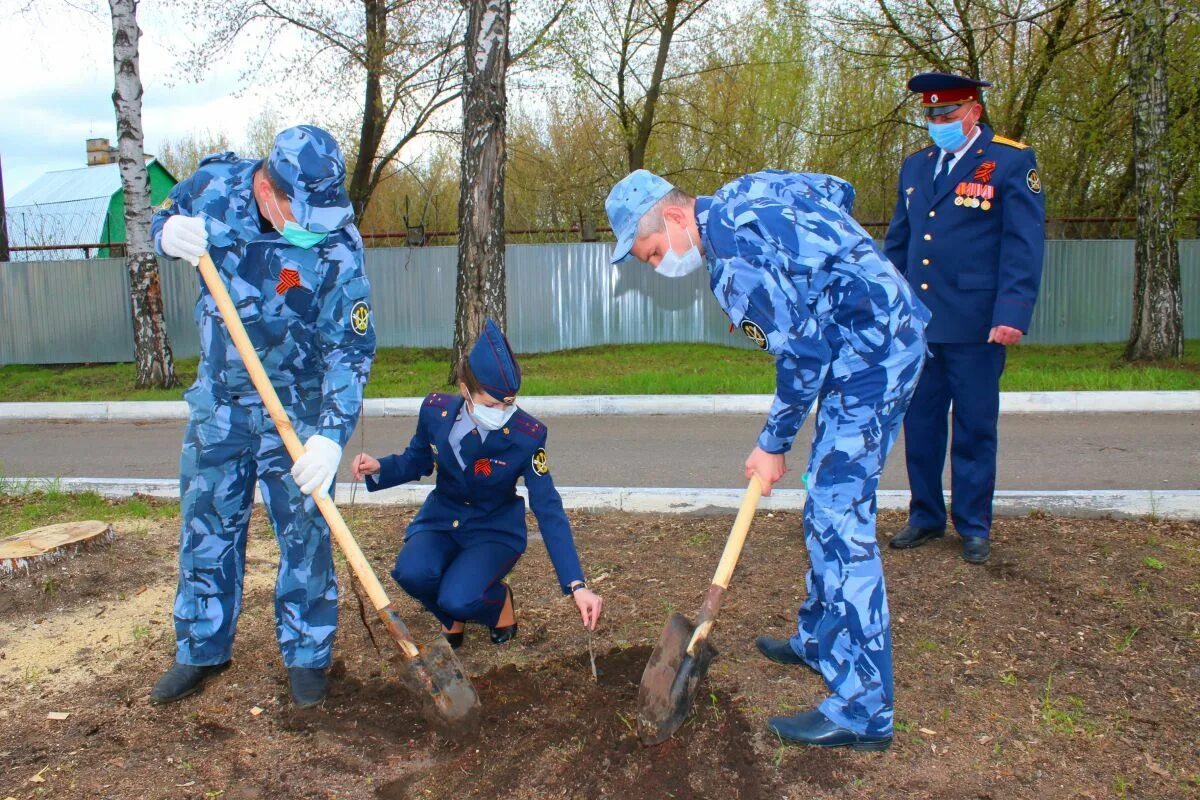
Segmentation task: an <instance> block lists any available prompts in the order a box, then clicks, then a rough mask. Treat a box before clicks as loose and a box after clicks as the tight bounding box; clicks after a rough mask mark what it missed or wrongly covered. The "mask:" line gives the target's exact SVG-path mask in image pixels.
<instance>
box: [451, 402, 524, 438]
mask: <svg viewBox="0 0 1200 800" xmlns="http://www.w3.org/2000/svg"><path fill="white" fill-rule="evenodd" d="M463 397H464V398H466V400H467V414H468V415H469V416H470V417H471V419H473V420H474V421H475V425H476V426H477V427H479V429H480V430H485V431H498V430H500V429H501V428H503V427H504V425H505V423H507V422H508V421H509V420H510V419H512V416H513V414H515V413H517V405H516V403H509V404H507V405H506V406H504V408H492V407H491V406H484V405H480V404H479V403H476V402H474V401H473V400H471V399H470V398H469V397H467V396H466V395H465V394H464V395H463Z"/></svg>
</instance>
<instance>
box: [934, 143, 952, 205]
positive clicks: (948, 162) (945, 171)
mask: <svg viewBox="0 0 1200 800" xmlns="http://www.w3.org/2000/svg"><path fill="white" fill-rule="evenodd" d="M953 163H954V160H953V157H952V156H951V155H950V154H949V153H946V154H945V155H943V156H942V164H941V167H940V168H939V169H938V171H937V172H936V173H935V174H934V176H933V196H934V197H937V196H938V195H939V194H940V193H941V191H942V187H943V186H945V185H946V178H947V177H949V175H950V170H951V168H952V165H953Z"/></svg>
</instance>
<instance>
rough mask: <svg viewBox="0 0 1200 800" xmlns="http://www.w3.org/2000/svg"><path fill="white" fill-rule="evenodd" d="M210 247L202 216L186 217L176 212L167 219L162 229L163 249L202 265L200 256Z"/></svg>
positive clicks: (168, 253)
mask: <svg viewBox="0 0 1200 800" xmlns="http://www.w3.org/2000/svg"><path fill="white" fill-rule="evenodd" d="M207 249H208V231H206V230H205V229H204V220H203V219H201V218H200V217H185V216H183V215H182V214H176V215H175V216H173V217H171V218H170V219H168V220H167V221H166V223H165V224H164V225H163V229H162V251H163V252H164V253H166V254H167V255H169V256H175V257H177V258H182V259H183V260H184V261H187V262H188V263H189V264H191V265H192V266H193V267H198V266H200V256H202V255H203V254H204V251H206V250H207Z"/></svg>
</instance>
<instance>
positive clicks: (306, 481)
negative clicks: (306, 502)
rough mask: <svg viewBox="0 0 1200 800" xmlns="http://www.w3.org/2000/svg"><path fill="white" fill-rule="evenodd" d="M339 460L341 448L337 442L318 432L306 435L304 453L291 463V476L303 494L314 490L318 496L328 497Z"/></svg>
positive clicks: (340, 458)
mask: <svg viewBox="0 0 1200 800" xmlns="http://www.w3.org/2000/svg"><path fill="white" fill-rule="evenodd" d="M341 460H342V448H341V447H340V446H339V445H338V443H337V442H335V441H333V440H332V439H329V438H327V437H325V436H322V435H321V434H319V433H318V434H315V435H313V436H310V437H308V441H307V442H305V443H304V455H302V456H300V458H298V459H296V463H295V464H293V465H292V477H293V478H295V480H296V484H297V485H298V486H299V487H300V491H302V492H304V493H305V494H312V493H313V492H316V493H317V496H318V497H328V496H329V487H330V486H332V485H333V479H334V478H336V477H337V468H338V463H339V462H340V461H341Z"/></svg>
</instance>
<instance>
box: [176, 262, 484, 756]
mask: <svg viewBox="0 0 1200 800" xmlns="http://www.w3.org/2000/svg"><path fill="white" fill-rule="evenodd" d="M200 276H201V277H202V278H203V279H204V283H205V284H206V285H207V286H208V291H209V293H210V294H211V295H212V296H213V300H215V301H216V304H217V308H218V309H219V310H220V312H221V318H222V319H223V320H224V321H225V327H226V329H227V330H228V331H229V338H231V339H232V340H233V344H234V346H235V347H236V348H237V351H238V355H239V356H241V358H242V363H243V364H245V365H246V371H247V372H249V373H250V380H251V382H253V383H254V388H255V389H257V390H258V394H259V397H261V398H262V402H263V407H264V408H266V410H267V413H268V414H269V415H270V416H271V421H272V422H274V423H275V428H276V429H277V430H278V431H279V436H280V438H281V439H282V440H283V444H284V446H285V447H286V448H287V451H288V455H290V456H291V457H292V460H293V461H294V460H296V459H298V458H299V457H300V456H301V455H303V454H304V446H303V445H302V444H300V437H298V436H297V435H296V431H295V429H294V428H292V423H291V420H289V419H288V416H287V412H285V411H284V410H283V404H282V403H281V402H279V395H278V394H276V392H275V387H274V386H272V385H271V381H270V380H269V379H268V378H267V373H266V371H264V370H263V365H262V361H260V360H259V358H258V353H257V352H255V350H254V345H253V344H251V342H250V337H249V336H247V335H246V329H245V327H244V326H243V325H242V320H241V317H239V316H238V312H237V309H236V308H235V307H234V305H233V300H232V299H230V297H229V292H228V290H226V288H225V282H224V281H223V280H222V279H221V276H220V274H219V273H218V272H217V268H216V265H215V264H213V262H212V259H211V258H209V256H208V254H207V253H205V254H204V255H202V256H200ZM313 500H315V501H316V504H317V508H319V509H320V511H321V516H323V517H324V518H325V522H327V523H328V524H329V531H330V533H332V534H333V540H334V541H335V542H337V544H338V547H340V548H341V549H342V553H344V554H345V556H346V561H347V562H348V563H349V564H350V569H351V570H353V572H354V575H355V577H357V578H358V580H359V582H361V583H362V585H363V588H364V590H365V591H366V593H367V597H369V598H370V600H371V604H372V605H373V606H374V607H375V611H376V612H377V613H378V614H379V618H380V619H381V620H382V621H383V626H384V628H385V629H386V630H387V632H388V635H389V636H390V637H391V638H392V639H393V640H394V641H395V643H396V646H397V647H398V648H400V655H401V659H400V662H399V663H400V666H401V670H400V675H401V680H402V682H403V683H404V684H405V685H406V686H407V687H408V688H409V689H410V690H412V691H413V692H414V693H415V694H416V695H417V696H418V697H420V698H422V699H423V701H424V702H423V705H424V710H425V712H426V714H427V715H428V716H429V717H430V719H431V720H432V721H433V722H434V723H435V724H437V725H438V726H439V727H441V728H443V729H444V730H446V731H447V732H449V733H455V734H459V733H472V732H474V730H475V729H476V727H477V726H478V721H479V714H478V709H479V696H478V695H477V694H476V693H475V687H474V686H472V685H471V681H470V680H469V679H468V678H467V676H466V674H465V673H464V672H463V669H462V666H461V665H460V664H459V663H458V659H457V658H456V657H455V655H454V651H452V650H451V649H450V645H449V644H448V643H447V642H446V641H445V640H444V639H441V638H440V637H439V638H438V640H436V641H435V642H433V643H431V644H427V645H421V644H417V642H416V641H415V640H414V639H413V637H412V634H411V633H409V630H408V626H407V625H405V624H404V620H402V619H400V614H399V612H398V611H397V610H396V606H395V604H394V603H392V602H391V601H390V600H389V599H388V596H387V593H386V592H385V591H384V589H383V585H382V584H380V583H379V579H378V578H377V577H375V571H374V570H373V569H371V565H370V563H369V562H368V561H367V559H366V557H365V556H363V552H362V550H360V549H359V547H358V542H356V541H354V536H353V535H352V534H351V533H350V529H349V528H348V527H347V526H346V522H345V520H343V519H342V514H341V512H340V511H338V508H337V506H336V505H335V504H334V502H333V499H332V498H331V497H329V495H319V494H314V495H313Z"/></svg>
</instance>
